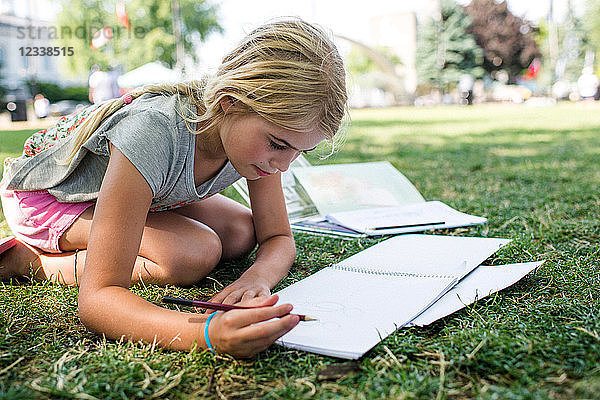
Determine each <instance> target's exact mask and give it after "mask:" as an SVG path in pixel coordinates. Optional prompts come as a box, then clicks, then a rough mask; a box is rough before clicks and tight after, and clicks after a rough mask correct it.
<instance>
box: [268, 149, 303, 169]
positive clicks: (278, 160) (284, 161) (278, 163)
mask: <svg viewBox="0 0 600 400" xmlns="http://www.w3.org/2000/svg"><path fill="white" fill-rule="evenodd" d="M299 155H300V152H299V151H296V150H291V149H290V150H289V151H286V152H284V154H279V155H278V156H277V157H273V159H271V166H272V167H275V168H277V169H278V170H279V171H281V172H285V171H287V170H288V168H289V167H290V164H291V163H292V162H294V160H295V159H296V158H298V156H299Z"/></svg>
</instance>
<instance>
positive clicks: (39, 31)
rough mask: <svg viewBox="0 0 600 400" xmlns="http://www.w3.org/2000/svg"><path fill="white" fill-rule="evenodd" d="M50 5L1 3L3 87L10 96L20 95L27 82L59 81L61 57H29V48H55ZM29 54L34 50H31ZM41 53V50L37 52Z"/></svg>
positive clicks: (31, 0)
mask: <svg viewBox="0 0 600 400" xmlns="http://www.w3.org/2000/svg"><path fill="white" fill-rule="evenodd" d="M48 10H49V2H48V1H45V0H28V1H24V0H3V1H2V2H0V84H2V85H3V86H4V87H6V88H7V89H8V90H9V93H13V94H15V95H21V93H20V92H22V91H23V90H24V82H25V81H26V80H28V79H37V80H40V81H45V82H56V83H58V82H59V81H60V69H59V65H58V59H59V57H55V56H29V57H28V56H26V54H27V51H28V49H27V48H28V47H29V48H38V49H39V48H42V47H43V48H47V47H51V46H54V43H53V42H52V40H51V39H50V38H49V36H50V35H49V34H48V32H49V31H48V29H49V28H50V27H51V26H52V25H51V23H50V22H48V21H44V20H42V15H43V13H45V14H46V16H47V15H48ZM29 51H30V54H32V53H33V50H29ZM38 52H39V50H38Z"/></svg>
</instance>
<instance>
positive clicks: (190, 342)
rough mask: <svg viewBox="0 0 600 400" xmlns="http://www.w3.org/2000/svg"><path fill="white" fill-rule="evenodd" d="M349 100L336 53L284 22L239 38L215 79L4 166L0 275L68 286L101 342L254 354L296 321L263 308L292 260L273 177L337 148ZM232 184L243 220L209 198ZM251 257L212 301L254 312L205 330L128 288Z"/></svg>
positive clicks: (95, 123) (110, 117)
mask: <svg viewBox="0 0 600 400" xmlns="http://www.w3.org/2000/svg"><path fill="white" fill-rule="evenodd" d="M346 100H347V95H346V89H345V74H344V69H343V63H342V60H341V58H340V56H339V54H338V52H337V50H336V48H335V46H334V44H333V43H332V41H331V40H330V39H329V38H328V37H327V36H326V35H325V34H324V33H323V32H322V31H321V30H320V29H318V28H316V27H314V26H312V25H310V24H308V23H306V22H303V21H301V20H288V21H281V22H273V23H269V24H267V25H264V26H261V27H259V28H258V29H256V30H255V31H253V32H252V33H250V34H249V35H248V36H247V37H246V38H245V39H244V40H243V41H242V43H241V44H240V45H239V46H238V47H237V48H236V49H235V50H233V51H232V52H231V53H230V54H228V55H227V56H226V57H225V58H224V59H223V63H222V65H221V66H220V68H219V69H218V71H217V73H216V75H215V76H214V77H210V78H206V79H205V80H203V81H201V82H198V81H196V82H190V83H182V84H177V85H173V86H152V87H145V88H144V89H143V90H141V91H138V92H135V93H132V94H130V95H126V96H124V97H122V98H118V99H113V100H109V101H107V102H104V103H102V104H100V105H94V106H90V107H89V108H87V109H85V110H84V111H82V112H80V113H79V114H76V115H74V116H72V117H70V118H64V119H63V120H61V121H60V122H59V124H58V125H57V126H56V127H54V128H52V129H50V130H48V131H41V132H38V133H36V134H34V135H33V136H32V137H31V138H30V139H28V141H27V142H26V145H25V151H24V154H23V156H22V157H20V158H17V159H12V160H10V159H8V160H6V161H5V172H4V177H3V180H2V184H1V185H0V188H1V196H2V204H3V209H4V214H5V217H6V220H7V222H8V224H9V226H10V228H11V230H12V231H13V232H14V235H15V237H16V238H5V239H4V240H2V242H0V274H1V277H2V278H3V279H7V278H10V277H18V276H26V275H29V274H31V275H33V277H34V278H35V279H49V280H52V281H56V282H60V283H64V284H69V285H72V284H79V285H80V287H79V315H80V318H81V320H82V322H83V323H84V324H85V325H86V326H87V327H88V328H89V329H91V330H93V331H96V332H99V333H103V334H104V335H106V336H107V337H109V338H114V339H119V338H121V337H125V338H127V339H131V340H134V341H138V340H143V341H146V342H153V341H157V342H158V343H160V345H162V346H164V347H168V348H171V349H181V350H189V349H190V348H191V347H193V346H194V344H197V345H199V346H201V347H204V348H210V349H211V350H213V348H214V350H216V351H218V352H224V353H229V354H232V355H234V356H238V357H247V356H252V355H254V354H256V353H257V352H259V351H262V350H264V349H265V348H267V347H268V346H269V345H270V344H272V343H273V342H274V341H275V340H276V339H277V338H279V337H280V336H282V335H283V334H285V333H286V332H288V331H289V330H290V329H292V328H293V327H294V326H295V325H296V324H297V323H298V317H297V316H296V315H293V314H291V315H290V311H291V310H292V306H291V305H289V304H283V305H279V306H274V305H275V304H276V302H277V296H270V289H271V288H273V286H275V285H276V284H277V283H278V282H279V281H280V280H281V279H282V278H283V277H285V276H286V274H287V272H288V270H289V268H290V266H291V265H292V263H293V260H294V257H295V247H294V240H293V236H292V233H291V230H290V227H289V223H288V219H287V213H286V209H285V202H284V197H283V194H282V189H281V181H280V172H281V171H285V170H287V169H288V167H289V165H290V163H291V162H292V161H293V160H294V159H295V158H296V157H298V155H299V154H300V153H302V152H305V151H310V150H312V149H314V148H315V147H316V146H317V145H318V144H319V143H320V142H321V141H323V140H328V141H330V142H331V141H333V139H334V135H335V134H336V132H337V130H338V128H339V126H340V123H341V121H342V119H343V116H344V113H345V107H346V106H345V103H346ZM240 177H243V178H246V179H247V181H248V188H249V192H250V200H251V207H252V210H251V211H250V210H249V209H247V208H245V207H243V206H242V205H240V204H238V203H236V202H234V201H232V200H229V199H227V198H225V197H223V196H221V195H219V194H217V193H218V192H220V191H221V190H222V189H224V188H225V187H227V186H229V185H231V184H232V183H234V182H235V181H236V180H237V179H239V178H240ZM256 244H258V246H259V248H258V252H257V255H256V261H255V262H254V264H253V265H252V266H251V267H250V268H248V270H247V271H245V272H244V273H243V274H242V275H241V277H240V278H239V279H237V280H236V281H235V282H233V283H232V284H231V285H229V286H227V287H226V288H225V289H224V290H223V291H221V292H220V293H218V294H217V295H216V296H215V297H214V298H213V299H212V301H216V302H222V303H229V304H232V303H237V302H240V301H241V302H244V304H246V305H251V306H257V307H259V308H255V309H252V310H233V311H227V312H219V313H216V314H214V313H213V314H211V317H209V318H208V320H207V318H206V316H204V315H201V314H190V313H183V312H178V311H173V310H167V309H164V308H161V307H158V306H156V305H153V304H151V303H149V302H147V301H145V300H144V299H142V298H140V297H138V296H136V295H134V294H133V293H132V292H130V291H129V286H130V285H131V283H132V282H137V281H143V282H152V283H156V284H180V285H189V284H192V283H194V282H197V281H199V280H200V279H202V278H204V277H205V276H206V275H208V274H209V273H210V271H211V270H212V269H213V268H214V267H215V266H216V265H217V263H218V262H219V260H221V259H230V258H236V257H240V256H242V255H246V254H248V253H249V252H250V251H252V250H253V248H254V247H255V246H256ZM275 317H279V318H275ZM273 318H275V319H274V320H273V321H270V322H267V323H263V324H257V323H258V322H262V321H267V320H270V319H273Z"/></svg>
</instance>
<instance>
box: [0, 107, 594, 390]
mask: <svg viewBox="0 0 600 400" xmlns="http://www.w3.org/2000/svg"><path fill="white" fill-rule="evenodd" d="M352 120H353V121H352V128H351V129H350V130H349V132H348V135H347V139H346V143H345V145H344V146H343V147H342V148H341V150H340V151H339V152H338V153H337V154H336V155H334V156H332V157H330V158H329V159H326V160H319V159H318V157H313V158H312V159H311V162H312V163H313V164H318V163H340V162H357V161H379V160H388V161H390V162H392V164H393V165H394V166H395V167H396V168H398V169H399V170H400V171H402V173H404V174H405V175H406V176H407V177H408V178H409V179H410V180H411V181H412V182H413V183H415V185H416V186H417V188H418V189H419V190H420V191H421V193H422V194H423V195H424V196H425V198H426V199H430V200H434V199H438V200H442V201H444V202H445V203H447V204H449V205H451V206H453V207H455V208H457V209H459V210H461V211H464V212H467V213H472V214H475V215H482V216H485V217H487V218H488V219H489V223H488V224H487V225H485V226H480V227H476V228H470V229H459V230H454V231H450V232H438V233H446V234H447V233H451V234H458V235H465V236H488V237H504V238H511V239H513V242H512V243H511V244H510V245H509V246H507V247H505V248H503V249H502V250H501V251H499V252H497V253H496V254H495V255H494V256H493V258H492V259H490V260H487V261H486V263H488V264H504V263H512V262H525V261H534V260H542V259H545V260H546V263H545V264H544V265H543V266H542V267H541V268H540V269H539V270H537V271H536V272H535V273H533V274H530V275H529V276H527V277H526V278H524V279H523V280H522V281H520V282H519V283H517V284H516V285H514V286H512V287H510V288H508V289H506V290H504V291H501V292H500V293H498V294H496V295H493V296H490V297H489V298H486V299H483V300H479V301H478V302H477V303H475V304H473V305H472V306H469V307H467V308H466V309H464V310H462V311H460V312H457V313H455V314H453V315H450V316H448V317H446V318H444V319H442V320H440V321H437V322H436V323H433V324H431V325H430V326H428V327H424V328H410V329H403V330H401V331H398V332H396V333H395V334H393V335H391V336H389V337H388V338H387V339H385V340H384V341H382V342H381V343H380V344H379V345H378V346H376V347H375V348H373V349H372V350H371V351H370V352H369V353H367V354H366V355H365V356H364V357H363V358H362V359H360V360H359V361H358V362H356V363H349V362H347V361H344V360H339V359H335V358H330V357H324V356H318V355H314V354H310V353H304V352H300V351H295V350H289V349H285V348H280V347H278V346H273V347H272V348H270V349H269V350H267V351H266V352H264V353H261V354H260V355H258V356H257V357H255V358H253V359H250V360H234V359H232V358H230V357H227V356H213V355H212V354H210V353H207V352H190V353H176V352H171V351H165V350H161V349H158V348H155V347H154V346H152V345H151V344H141V343H127V342H114V341H110V340H104V339H103V338H102V337H99V336H97V335H95V334H92V333H90V332H88V331H86V329H85V328H84V327H83V325H82V324H81V323H80V322H79V320H78V318H77V306H76V304H77V290H76V289H75V288H65V287H60V286H56V285H52V284H48V283H33V284H25V285H13V284H3V285H2V286H0V309H1V320H0V321H1V322H0V398H36V397H37V398H50V397H52V398H56V397H65V398H83V399H90V398H93V397H97V398H122V399H127V398H167V397H168V398H170V399H175V398H190V397H191V398H210V397H214V398H255V397H264V398H271V399H280V398H302V397H315V398H335V397H351V398H372V399H379V398H382V397H385V398H437V399H444V398H448V399H452V398H465V397H469V398H470V397H478V398H484V399H487V398H489V399H496V398H502V399H504V398H509V399H518V398H527V399H544V398H597V397H598V393H599V392H600V364H599V362H598V361H599V360H600V338H599V335H600V312H599V309H600V267H599V260H600V256H599V254H600V242H599V239H600V191H599V187H600V104H583V103H580V104H560V105H558V106H555V107H549V108H529V107H526V106H521V105H483V106H476V107H463V108H459V107H441V108H431V109H415V108H390V109H379V110H353V111H352ZM27 135H28V132H8V131H6V132H2V131H0V158H4V157H6V156H7V155H13V156H14V155H16V154H18V153H19V151H20V150H19V146H20V145H21V144H22V142H23V140H24V139H25V137H27ZM0 233H2V234H3V235H5V234H7V233H8V227H7V225H6V222H4V218H3V217H2V216H1V215H0ZM296 243H297V248H298V257H297V260H296V263H295V264H294V265H293V267H292V270H291V273H290V275H289V276H288V278H286V279H285V280H284V281H283V282H282V283H281V284H280V286H279V288H281V287H284V286H286V285H289V284H291V283H293V282H295V281H297V280H299V279H301V278H303V277H306V276H308V275H309V274H310V273H313V272H315V271H317V270H319V269H320V268H323V267H325V266H327V265H330V264H331V263H334V262H337V261H339V260H342V259H344V258H346V257H348V256H350V255H351V254H353V253H355V252H357V251H360V250H361V249H362V248H364V247H366V246H369V245H372V244H373V243H375V241H373V240H361V241H344V240H337V239H330V238H320V237H315V236H308V235H300V234H298V235H296ZM250 264H251V258H250V259H247V260H242V261H239V262H236V263H229V264H225V265H222V266H221V267H219V268H218V270H216V271H215V272H214V273H213V274H211V277H210V278H211V279H206V280H204V281H202V282H200V283H199V284H198V285H197V286H194V287H192V288H177V287H171V286H170V287H166V288H161V287H156V286H147V287H146V286H143V285H141V286H136V287H134V288H133V289H132V290H134V291H135V292H136V293H137V294H139V295H140V296H143V297H144V298H146V299H148V300H150V301H153V302H158V301H159V299H160V298H161V297H162V296H163V295H165V294H169V295H180V296H186V297H199V298H209V297H210V296H211V295H212V294H214V293H215V291H216V290H218V289H219V288H220V287H222V285H226V284H228V283H229V282H231V281H233V280H234V279H235V278H236V277H237V276H239V274H240V272H241V271H242V270H243V269H244V268H246V267H247V266H248V265H250ZM340 366H341V367H342V368H345V369H342V368H339V369H340V370H342V372H341V373H339V374H337V375H336V374H335V373H334V372H336V368H337V367H340ZM338 372H339V371H338Z"/></svg>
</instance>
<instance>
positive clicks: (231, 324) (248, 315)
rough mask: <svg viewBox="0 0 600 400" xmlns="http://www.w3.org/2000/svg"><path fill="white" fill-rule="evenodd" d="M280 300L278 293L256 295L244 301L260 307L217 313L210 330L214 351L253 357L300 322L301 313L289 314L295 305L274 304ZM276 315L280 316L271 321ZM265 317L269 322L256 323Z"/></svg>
mask: <svg viewBox="0 0 600 400" xmlns="http://www.w3.org/2000/svg"><path fill="white" fill-rule="evenodd" d="M277 300H278V297H277V295H272V296H268V297H260V298H254V299H252V300H250V301H245V302H244V303H243V304H242V305H244V306H249V307H260V308H256V309H253V310H231V311H227V312H219V313H218V314H216V315H215V316H214V317H213V319H212V321H211V322H210V325H209V332H208V336H209V338H210V341H211V344H212V345H213V347H214V349H215V351H217V352H219V353H227V354H231V355H232V356H234V357H238V358H247V357H252V356H253V355H255V354H257V353H259V352H261V351H263V350H265V349H266V348H267V347H269V346H270V345H271V344H273V342H275V340H277V339H278V338H279V337H281V336H283V335H284V334H286V333H287V332H289V331H290V330H291V329H292V328H293V327H295V326H296V325H298V322H299V317H298V316H297V315H289V313H290V311H292V308H293V307H292V305H291V304H282V305H279V306H277V307H273V305H274V304H275V303H277ZM277 317H280V318H278V319H275V320H273V321H269V320H270V319H273V318H277ZM263 321H269V322H264V323H262V324H259V325H255V324H258V323H259V322H263Z"/></svg>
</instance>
